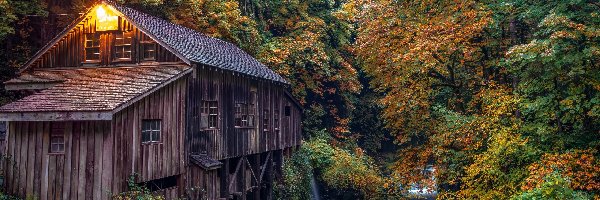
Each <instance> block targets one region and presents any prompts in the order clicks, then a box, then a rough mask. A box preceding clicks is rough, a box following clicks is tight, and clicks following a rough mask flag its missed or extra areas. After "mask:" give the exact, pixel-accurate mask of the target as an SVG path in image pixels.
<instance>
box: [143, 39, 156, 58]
mask: <svg viewBox="0 0 600 200" xmlns="http://www.w3.org/2000/svg"><path fill="white" fill-rule="evenodd" d="M141 44H142V49H143V51H144V53H143V55H142V56H143V57H142V59H143V60H155V59H156V43H155V42H154V41H143V42H141Z"/></svg>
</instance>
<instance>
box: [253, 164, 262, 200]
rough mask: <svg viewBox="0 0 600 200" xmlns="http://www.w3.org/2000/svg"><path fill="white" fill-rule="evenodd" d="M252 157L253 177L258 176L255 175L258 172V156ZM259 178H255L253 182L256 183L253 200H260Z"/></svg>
mask: <svg viewBox="0 0 600 200" xmlns="http://www.w3.org/2000/svg"><path fill="white" fill-rule="evenodd" d="M253 157H254V163H253V164H254V167H253V168H254V170H253V171H254V173H255V174H254V176H258V175H259V174H256V173H258V172H259V171H260V157H261V155H260V154H256V155H254V156H253ZM260 178H261V177H255V179H254V181H255V182H256V188H254V189H253V192H254V200H259V199H260V186H261V181H260Z"/></svg>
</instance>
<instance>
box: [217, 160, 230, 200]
mask: <svg viewBox="0 0 600 200" xmlns="http://www.w3.org/2000/svg"><path fill="white" fill-rule="evenodd" d="M219 173H221V187H220V188H221V198H228V197H229V187H228V186H229V182H230V181H231V180H230V179H229V159H225V160H223V167H221V169H219Z"/></svg>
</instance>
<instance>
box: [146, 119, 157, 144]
mask: <svg viewBox="0 0 600 200" xmlns="http://www.w3.org/2000/svg"><path fill="white" fill-rule="evenodd" d="M160 132H161V120H157V119H152V120H143V121H142V143H151V142H160Z"/></svg>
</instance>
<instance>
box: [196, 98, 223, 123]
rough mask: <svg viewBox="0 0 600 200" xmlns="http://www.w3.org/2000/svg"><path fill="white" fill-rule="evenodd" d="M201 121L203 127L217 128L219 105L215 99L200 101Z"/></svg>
mask: <svg viewBox="0 0 600 200" xmlns="http://www.w3.org/2000/svg"><path fill="white" fill-rule="evenodd" d="M200 111H201V113H202V114H201V116H200V117H201V118H202V119H200V120H201V123H202V127H203V128H209V129H216V128H219V126H218V124H219V123H218V122H219V105H218V102H217V101H202V107H201V108H200Z"/></svg>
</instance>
